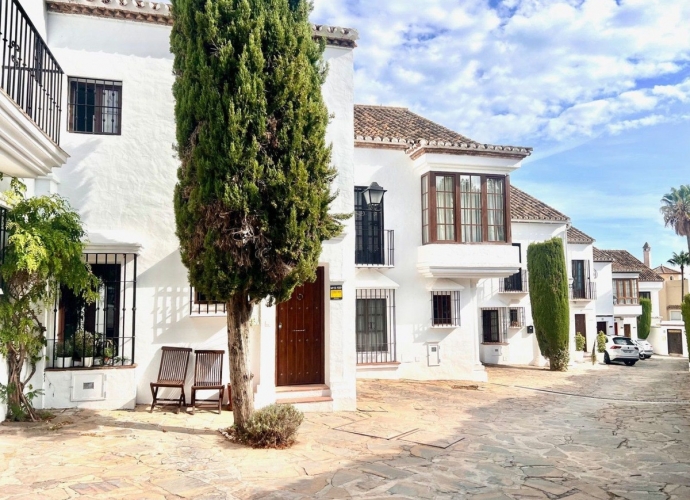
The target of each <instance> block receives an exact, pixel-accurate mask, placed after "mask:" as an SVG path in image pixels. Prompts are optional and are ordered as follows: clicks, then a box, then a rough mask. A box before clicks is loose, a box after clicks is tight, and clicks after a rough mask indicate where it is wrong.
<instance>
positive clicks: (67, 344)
mask: <svg viewBox="0 0 690 500" xmlns="http://www.w3.org/2000/svg"><path fill="white" fill-rule="evenodd" d="M72 352H73V350H72V341H70V340H64V341H62V342H58V343H57V345H56V346H55V368H72Z"/></svg>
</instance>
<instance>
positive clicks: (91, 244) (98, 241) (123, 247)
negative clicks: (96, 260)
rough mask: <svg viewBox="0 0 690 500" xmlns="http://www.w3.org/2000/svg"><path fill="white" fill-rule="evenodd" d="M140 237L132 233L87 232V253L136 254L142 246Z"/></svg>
mask: <svg viewBox="0 0 690 500" xmlns="http://www.w3.org/2000/svg"><path fill="white" fill-rule="evenodd" d="M141 241H142V239H141V237H140V236H139V235H138V234H137V233H135V232H133V231H124V230H117V229H105V230H97V231H88V235H87V237H86V250H85V252H87V253H136V254H138V253H139V252H140V251H141V247H142V246H143V245H142V243H141Z"/></svg>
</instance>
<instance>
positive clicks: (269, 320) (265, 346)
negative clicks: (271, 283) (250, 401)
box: [254, 302, 276, 408]
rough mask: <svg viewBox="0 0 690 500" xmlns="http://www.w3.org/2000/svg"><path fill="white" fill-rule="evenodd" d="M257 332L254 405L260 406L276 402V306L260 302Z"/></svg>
mask: <svg viewBox="0 0 690 500" xmlns="http://www.w3.org/2000/svg"><path fill="white" fill-rule="evenodd" d="M260 307H261V311H260V315H259V318H260V319H259V325H258V328H257V329H256V331H257V332H258V333H259V335H258V336H257V338H255V339H254V341H255V342H258V343H259V350H258V352H259V383H258V385H257V386H256V394H255V395H254V405H255V407H256V408H262V407H264V406H267V405H270V404H272V403H275V402H276V308H275V307H268V306H267V305H266V303H265V302H262V303H261V306H260Z"/></svg>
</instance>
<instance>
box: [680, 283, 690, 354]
mask: <svg viewBox="0 0 690 500" xmlns="http://www.w3.org/2000/svg"><path fill="white" fill-rule="evenodd" d="M682 311H683V322H684V323H685V338H686V340H687V341H688V355H690V294H688V295H686V296H685V298H684V299H683V306H682Z"/></svg>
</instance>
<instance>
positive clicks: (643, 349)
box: [634, 339, 654, 359]
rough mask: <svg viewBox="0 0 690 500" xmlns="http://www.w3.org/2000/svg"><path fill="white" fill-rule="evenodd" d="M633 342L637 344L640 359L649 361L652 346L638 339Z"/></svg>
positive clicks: (652, 351)
mask: <svg viewBox="0 0 690 500" xmlns="http://www.w3.org/2000/svg"><path fill="white" fill-rule="evenodd" d="M634 342H635V343H636V344H637V348H638V349H639V350H640V359H649V358H651V357H652V354H654V348H653V347H652V344H650V343H649V342H647V341H646V340H639V339H638V340H635V341H634Z"/></svg>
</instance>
